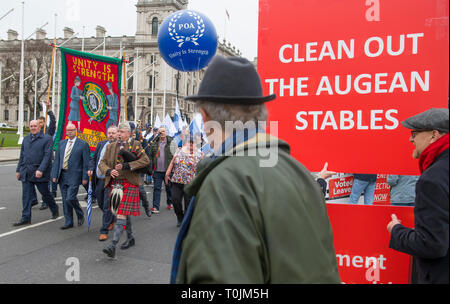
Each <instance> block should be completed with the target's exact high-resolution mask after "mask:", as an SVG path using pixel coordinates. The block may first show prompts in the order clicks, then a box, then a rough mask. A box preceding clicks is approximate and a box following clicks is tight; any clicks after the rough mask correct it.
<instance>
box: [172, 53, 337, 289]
mask: <svg viewBox="0 0 450 304" xmlns="http://www.w3.org/2000/svg"><path fill="white" fill-rule="evenodd" d="M275 98H276V96H275V95H270V96H263V92H262V85H261V79H260V77H259V75H258V73H257V72H256V70H255V68H254V66H253V64H252V63H251V62H249V61H248V60H247V59H244V58H240V57H230V58H225V57H222V56H216V57H215V58H214V59H213V60H212V61H211V63H210V65H209V67H208V69H207V70H206V73H205V76H204V78H203V80H202V82H201V84H200V88H199V91H198V95H195V96H189V97H187V98H186V99H189V100H193V101H195V102H196V103H197V107H198V109H199V111H200V113H201V115H202V118H203V121H204V129H205V132H206V134H207V136H208V141H209V142H210V143H211V144H212V146H213V149H214V155H213V156H212V158H210V159H205V161H204V162H201V163H200V164H199V166H198V169H197V170H198V171H197V175H196V177H195V178H194V179H193V180H192V182H191V183H190V184H189V186H187V187H186V188H185V190H186V192H187V193H188V194H189V195H194V196H195V197H194V198H193V199H192V200H191V203H190V204H189V208H188V210H187V212H186V215H185V218H184V220H183V223H182V225H181V228H180V231H179V234H178V238H177V241H176V244H175V250H174V256H173V261H172V274H171V282H172V283H340V278H339V273H338V268H337V263H336V255H335V251H334V247H333V233H332V230H331V225H330V221H329V219H328V216H327V210H326V206H325V200H324V197H323V194H322V192H321V190H320V188H319V186H318V185H317V183H316V182H315V181H314V179H313V178H312V176H311V173H310V172H309V171H308V170H307V169H306V168H305V167H304V166H303V165H301V164H300V163H299V162H297V161H296V160H295V159H294V158H292V157H291V156H290V155H289V145H288V144H287V143H286V142H284V141H282V140H279V139H278V138H276V137H273V136H271V135H269V134H266V133H265V131H264V128H265V123H266V120H267V111H266V107H265V105H264V103H265V102H268V101H271V100H273V99H275ZM229 122H231V126H232V128H230V123H229ZM261 122H262V123H261ZM211 131H213V132H211ZM267 156H269V157H267Z"/></svg>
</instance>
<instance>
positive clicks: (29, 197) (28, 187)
mask: <svg viewBox="0 0 450 304" xmlns="http://www.w3.org/2000/svg"><path fill="white" fill-rule="evenodd" d="M34 186H36V188H37V189H38V191H39V193H40V194H41V195H42V199H43V200H44V203H46V204H47V205H48V206H49V207H50V211H51V212H52V214H55V213H57V212H58V206H57V205H56V203H55V198H54V197H53V196H52V194H51V193H50V191H49V190H48V182H43V183H33V182H29V181H22V206H23V209H22V221H31V204H32V203H33V199H36V190H35V188H34ZM33 194H34V197H33Z"/></svg>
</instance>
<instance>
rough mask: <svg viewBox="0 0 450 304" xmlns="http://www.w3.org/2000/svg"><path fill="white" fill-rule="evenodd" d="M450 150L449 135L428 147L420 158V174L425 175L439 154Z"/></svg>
mask: <svg viewBox="0 0 450 304" xmlns="http://www.w3.org/2000/svg"><path fill="white" fill-rule="evenodd" d="M446 149H448V134H446V135H444V136H442V137H441V138H439V139H438V140H437V141H435V142H434V143H432V144H431V145H429V146H428V147H426V149H425V150H423V152H422V154H421V155H420V158H419V168H420V173H423V171H425V170H426V169H427V168H428V167H429V166H431V164H432V163H433V162H434V160H435V159H436V157H438V155H439V154H441V153H442V152H444V150H446Z"/></svg>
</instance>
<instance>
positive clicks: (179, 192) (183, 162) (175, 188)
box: [165, 136, 204, 227]
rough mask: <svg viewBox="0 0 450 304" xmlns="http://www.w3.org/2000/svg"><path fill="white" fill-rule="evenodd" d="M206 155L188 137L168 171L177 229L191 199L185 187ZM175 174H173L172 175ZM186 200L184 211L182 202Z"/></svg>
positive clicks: (166, 177) (167, 175) (167, 180)
mask: <svg viewBox="0 0 450 304" xmlns="http://www.w3.org/2000/svg"><path fill="white" fill-rule="evenodd" d="M203 156H204V154H203V152H201V151H200V150H199V149H198V148H197V147H196V145H195V142H194V138H193V137H190V136H189V137H187V138H186V139H185V140H184V142H183V146H182V147H181V148H178V149H177V152H176V153H175V155H174V156H173V159H172V161H171V162H170V165H169V167H168V168H167V171H166V176H165V183H166V185H167V184H168V183H169V180H170V181H171V182H172V186H171V192H172V201H173V207H174V210H175V214H176V216H177V221H178V222H177V227H180V226H181V222H182V221H183V217H184V213H185V212H186V210H187V208H188V205H189V202H190V200H191V197H190V196H188V195H186V194H185V193H184V191H183V189H184V185H187V184H189V183H190V182H191V180H192V179H193V178H194V177H195V173H196V168H197V164H198V163H199V161H200V160H201V159H202V158H203ZM172 172H173V174H172ZM183 198H184V211H183V206H182V204H181V201H182V200H183Z"/></svg>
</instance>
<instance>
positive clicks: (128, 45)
mask: <svg viewBox="0 0 450 304" xmlns="http://www.w3.org/2000/svg"><path fill="white" fill-rule="evenodd" d="M187 6H188V1H187V0H138V2H137V4H136V12H137V27H136V35H135V36H125V35H124V36H122V37H111V36H106V33H107V29H105V28H104V27H102V26H97V27H96V36H95V37H84V38H83V37H78V35H76V36H75V37H73V38H72V39H70V40H69V41H68V42H66V41H67V40H68V39H69V38H70V37H72V36H73V35H74V34H75V33H74V31H73V30H72V29H71V28H70V27H65V28H64V29H63V33H64V35H63V37H60V38H57V39H56V44H57V45H61V44H63V43H64V42H66V43H65V44H64V47H67V48H71V49H75V50H84V51H85V52H91V53H93V54H98V55H105V56H110V57H117V58H119V57H121V52H122V53H125V58H126V59H128V60H129V61H130V62H129V64H127V65H126V75H127V81H126V83H127V92H126V93H127V103H128V105H129V106H128V107H127V109H128V112H129V113H128V114H129V115H128V116H129V117H127V120H131V121H138V120H141V122H142V123H143V124H146V123H150V122H153V123H154V122H155V118H156V115H158V116H159V118H160V119H161V120H163V119H164V116H165V115H166V114H169V116H171V117H172V118H173V116H174V112H175V104H176V100H177V98H178V103H179V107H180V110H181V113H182V116H183V117H185V118H186V119H187V121H188V122H189V121H190V120H191V119H192V117H193V114H194V105H193V103H192V102H188V101H185V100H184V99H183V97H185V96H187V95H192V94H195V93H196V92H197V90H198V87H199V84H200V82H201V80H202V78H203V75H204V72H205V69H202V70H199V71H196V72H178V71H176V70H174V69H173V68H171V67H170V66H168V65H167V64H166V63H165V62H164V60H163V58H162V57H161V56H160V54H159V49H158V41H157V34H158V29H159V26H160V25H161V23H162V22H163V20H164V18H166V17H167V16H168V15H170V14H171V13H173V12H174V11H177V10H182V9H187ZM52 42H53V38H50V37H46V32H45V31H43V30H38V31H37V32H36V36H35V37H34V39H29V40H27V41H25V65H24V66H25V68H24V70H25V73H24V79H25V81H24V88H25V89H24V96H25V97H24V99H25V101H24V103H25V105H24V117H25V118H24V119H25V125H27V123H28V121H29V120H30V119H33V118H34V100H35V96H36V100H37V101H38V102H37V107H36V109H37V110H36V116H37V117H39V116H40V115H42V114H43V109H42V107H41V106H40V105H39V101H44V100H46V99H47V94H48V93H47V91H48V82H49V79H48V77H49V75H50V66H51V56H52V52H51V47H49V44H50V43H52ZM102 43H104V44H102ZM20 50H21V40H19V35H18V33H17V32H16V31H14V30H9V31H8V38H7V40H0V62H1V63H0V64H1V73H2V76H1V78H2V83H1V85H2V87H1V90H0V93H1V95H0V123H7V124H9V125H10V126H17V121H18V117H19V115H18V99H19V98H18V96H19V65H20ZM216 54H221V55H223V56H237V55H240V54H241V53H240V51H239V50H237V49H236V48H235V47H233V46H231V45H230V44H229V43H227V42H226V41H219V45H218V49H217V53H216ZM60 61H61V59H60V52H59V51H57V52H56V67H55V86H54V88H55V89H54V90H52V91H51V93H50V97H51V98H53V100H55V101H56V102H55V103H54V110H55V114H56V116H57V117H58V115H57V113H59V108H58V106H59V100H60V81H61V74H60V70H61V65H60ZM137 66H138V73H137V76H136V73H135V72H136V67H137ZM36 75H37V77H36ZM8 77H9V79H7V78H8ZM5 79H6V80H5ZM3 80H4V81H3ZM35 80H39V81H38V82H37V90H36V94H35ZM136 88H137V91H136ZM121 91H122V94H121V95H122V96H121V111H120V113H121V121H122V119H124V118H125V117H123V115H124V113H125V111H124V104H125V97H124V90H123V86H122V90H121ZM136 96H137V98H136ZM136 101H137V111H136ZM164 103H165V106H164ZM130 105H132V106H130ZM152 105H153V116H152V115H151V113H152ZM135 112H136V113H135ZM136 114H137V115H136Z"/></svg>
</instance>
